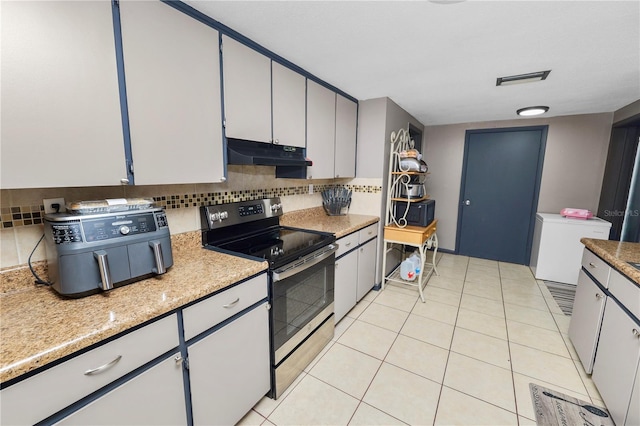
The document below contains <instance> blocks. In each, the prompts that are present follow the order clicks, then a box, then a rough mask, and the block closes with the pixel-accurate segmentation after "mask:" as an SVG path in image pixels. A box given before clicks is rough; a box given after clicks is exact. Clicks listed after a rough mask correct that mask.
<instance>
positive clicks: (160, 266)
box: [149, 241, 167, 275]
mask: <svg viewBox="0 0 640 426" xmlns="http://www.w3.org/2000/svg"><path fill="white" fill-rule="evenodd" d="M149 247H151V249H152V250H153V258H154V259H155V261H156V267H155V268H153V269H152V271H153V272H155V273H156V274H158V275H161V274H164V273H165V272H167V268H166V267H165V266H164V258H163V257H162V244H160V241H149Z"/></svg>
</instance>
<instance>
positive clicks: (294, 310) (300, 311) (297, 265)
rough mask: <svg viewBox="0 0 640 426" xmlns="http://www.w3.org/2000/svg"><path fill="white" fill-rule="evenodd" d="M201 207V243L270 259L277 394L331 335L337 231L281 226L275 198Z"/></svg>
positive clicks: (274, 388)
mask: <svg viewBox="0 0 640 426" xmlns="http://www.w3.org/2000/svg"><path fill="white" fill-rule="evenodd" d="M200 212H201V219H202V229H203V230H202V244H203V246H204V247H205V248H207V249H211V250H218V251H222V252H227V253H229V254H233V255H237V256H243V257H249V258H255V259H256V260H266V261H267V262H269V270H268V274H269V299H270V304H271V310H270V315H269V318H270V325H269V329H270V331H271V337H270V344H271V391H270V394H269V396H270V397H271V398H274V399H277V398H278V397H279V396H280V395H282V393H283V392H284V390H285V389H286V388H287V387H288V386H289V385H290V384H291V383H292V382H293V381H294V380H295V379H296V377H298V375H299V374H300V373H301V372H302V371H303V370H304V368H305V367H306V366H307V365H309V363H310V362H311V361H312V360H313V359H314V358H315V356H316V355H317V354H318V353H320V351H321V350H322V348H324V347H325V346H326V344H327V343H328V342H329V341H330V340H331V339H332V338H333V334H334V315H333V310H334V309H333V306H334V303H333V302H334V281H335V251H336V250H337V249H338V246H337V244H335V236H334V235H333V234H328V233H324V232H317V231H310V230H305V229H297V228H291V227H286V226H281V225H280V216H281V215H282V204H281V202H280V198H277V197H276V198H269V199H263V200H254V201H242V202H236V203H228V204H219V205H214V206H206V207H202V208H201V211H200Z"/></svg>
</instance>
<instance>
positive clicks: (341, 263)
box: [334, 250, 358, 323]
mask: <svg viewBox="0 0 640 426" xmlns="http://www.w3.org/2000/svg"><path fill="white" fill-rule="evenodd" d="M335 280H336V281H335V287H334V295H335V300H334V315H335V321H336V323H337V322H338V321H340V320H341V319H342V318H343V317H344V316H345V315H346V314H347V313H348V312H349V311H350V310H351V308H353V307H354V306H355V305H356V287H357V282H358V251H357V250H354V251H352V252H351V253H349V254H347V255H346V256H344V257H341V258H340V259H338V260H336V275H335Z"/></svg>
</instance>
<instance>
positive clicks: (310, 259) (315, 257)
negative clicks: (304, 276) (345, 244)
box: [272, 243, 338, 283]
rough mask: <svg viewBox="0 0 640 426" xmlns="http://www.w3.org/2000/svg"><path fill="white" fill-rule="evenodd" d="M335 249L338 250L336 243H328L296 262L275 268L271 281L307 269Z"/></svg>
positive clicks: (279, 279)
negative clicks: (282, 267) (281, 267)
mask: <svg viewBox="0 0 640 426" xmlns="http://www.w3.org/2000/svg"><path fill="white" fill-rule="evenodd" d="M337 250H338V244H335V243H333V244H329V245H328V246H327V247H326V248H324V249H322V250H319V251H317V252H315V253H313V254H311V255H309V256H307V257H305V258H304V259H302V260H300V261H298V262H295V263H294V264H293V265H291V266H289V267H287V268H284V269H276V270H275V271H273V274H272V277H273V282H274V283H275V282H277V281H282V280H284V279H285V278H289V277H291V276H293V275H295V274H298V273H300V272H302V271H304V270H305V269H309V268H311V267H312V266H314V265H317V264H318V263H320V262H322V261H323V260H325V259H326V258H327V257H329V256H331V255H332V254H333V253H335V252H336V251H337Z"/></svg>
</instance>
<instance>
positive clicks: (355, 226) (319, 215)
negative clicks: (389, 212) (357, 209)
mask: <svg viewBox="0 0 640 426" xmlns="http://www.w3.org/2000/svg"><path fill="white" fill-rule="evenodd" d="M378 221H380V218H379V217H378V216H367V215H360V214H348V215H345V216H329V215H327V213H326V212H325V211H324V208H322V207H314V208H311V209H306V210H298V211H295V212H291V213H285V214H284V215H282V217H281V218H280V225H283V226H290V227H292V228H303V229H311V230H314V231H321V232H329V233H331V234H334V235H335V236H336V238H342V237H344V236H345V235H348V234H351V233H352V232H355V231H357V230H359V229H362V228H364V227H366V226H369V225H372V224H374V223H377V222H378Z"/></svg>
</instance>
